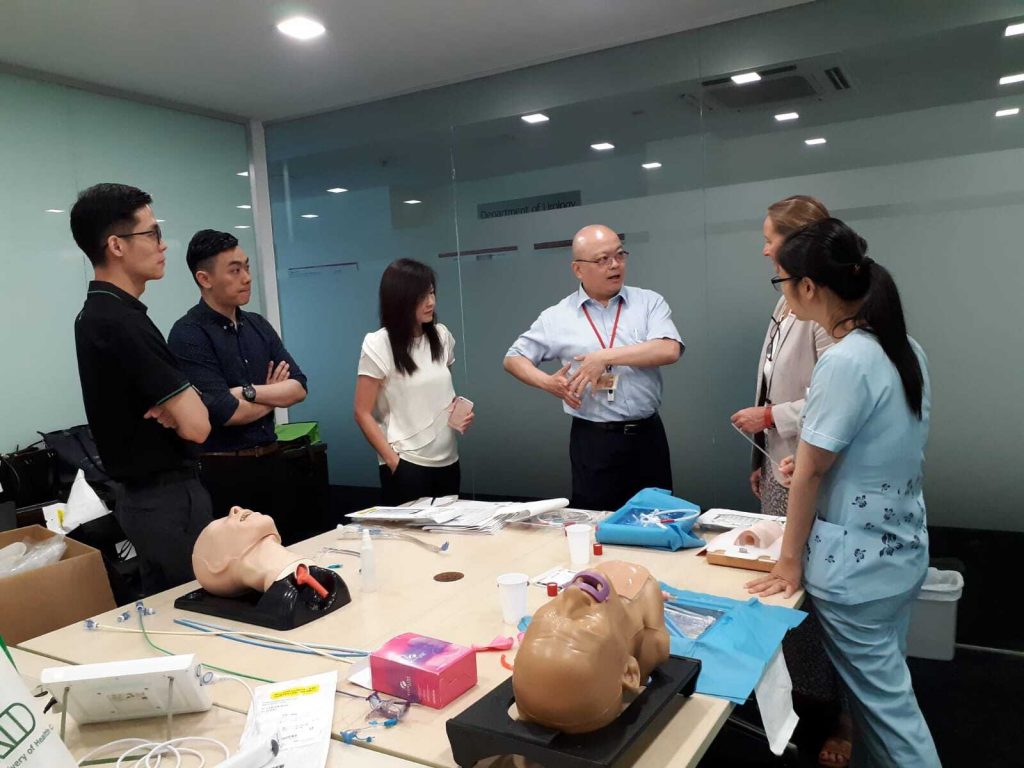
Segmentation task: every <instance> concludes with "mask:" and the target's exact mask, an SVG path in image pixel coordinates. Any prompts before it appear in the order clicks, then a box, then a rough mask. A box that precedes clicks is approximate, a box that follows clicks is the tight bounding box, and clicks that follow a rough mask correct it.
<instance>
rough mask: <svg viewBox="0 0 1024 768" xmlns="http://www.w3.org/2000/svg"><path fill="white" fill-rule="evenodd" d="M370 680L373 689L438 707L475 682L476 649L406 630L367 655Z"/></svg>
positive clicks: (457, 695) (444, 704)
mask: <svg viewBox="0 0 1024 768" xmlns="http://www.w3.org/2000/svg"><path fill="white" fill-rule="evenodd" d="M370 679H371V680H372V682H373V687H374V690H377V691H381V692H383V693H388V694H391V695H392V696H398V697H399V698H402V699H408V700H409V701H412V702H416V703H419V704H425V705H427V706H428V707H433V708H434V709H440V708H441V707H444V706H446V705H447V704H448V703H449V702H451V701H452V700H454V699H456V698H458V697H459V696H461V695H462V694H464V693H465V692H466V691H468V690H469V689H470V688H472V687H473V686H474V685H476V652H475V651H473V649H471V648H466V647H465V646H463V645H456V644H455V643H449V642H448V641H446V640H435V639H434V638H432V637H423V635H417V634H413V633H412V632H406V633H405V634H404V635H398V636H397V637H393V638H391V639H390V640H388V641H387V642H386V643H384V645H382V646H381V647H380V648H378V649H377V650H376V651H374V652H373V653H371V654H370Z"/></svg>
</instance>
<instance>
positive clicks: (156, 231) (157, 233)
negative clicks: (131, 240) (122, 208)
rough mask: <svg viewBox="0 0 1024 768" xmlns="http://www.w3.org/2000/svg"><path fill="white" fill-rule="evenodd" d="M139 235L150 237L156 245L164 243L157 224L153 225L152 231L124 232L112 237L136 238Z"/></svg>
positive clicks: (161, 232) (162, 234)
mask: <svg viewBox="0 0 1024 768" xmlns="http://www.w3.org/2000/svg"><path fill="white" fill-rule="evenodd" d="M139 235H150V236H151V237H153V238H154V239H155V240H156V241H157V242H158V243H162V242H163V241H164V233H163V231H162V230H161V229H160V225H159V224H154V225H153V228H152V229H147V230H146V231H145V232H126V233H125V234H123V235H114V237H125V238H127V237H138V236H139Z"/></svg>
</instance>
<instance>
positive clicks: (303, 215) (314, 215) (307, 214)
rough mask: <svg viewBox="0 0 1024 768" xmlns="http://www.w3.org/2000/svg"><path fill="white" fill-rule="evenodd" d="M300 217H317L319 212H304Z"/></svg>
mask: <svg viewBox="0 0 1024 768" xmlns="http://www.w3.org/2000/svg"><path fill="white" fill-rule="evenodd" d="M302 218H304V219H319V218H320V214H318V213H304V214H302Z"/></svg>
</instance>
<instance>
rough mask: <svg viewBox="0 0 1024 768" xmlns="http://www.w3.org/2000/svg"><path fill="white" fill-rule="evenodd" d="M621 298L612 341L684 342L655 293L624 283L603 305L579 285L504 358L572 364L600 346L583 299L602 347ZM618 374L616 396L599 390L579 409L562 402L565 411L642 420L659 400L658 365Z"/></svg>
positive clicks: (618, 344)
mask: <svg viewBox="0 0 1024 768" xmlns="http://www.w3.org/2000/svg"><path fill="white" fill-rule="evenodd" d="M620 302H621V303H622V304H623V306H622V315H621V316H620V317H619V327H618V331H617V332H616V334H615V346H616V347H624V346H631V345H634V344H642V343H643V342H645V341H652V340H654V339H672V340H673V341H678V342H679V344H680V346H684V345H683V339H682V337H681V336H680V335H679V331H678V330H676V326H675V324H674V323H673V322H672V310H671V309H669V306H668V304H666V303H665V299H663V298H662V297H661V296H660V295H659V294H657V293H655V292H654V291H648V290H645V289H643V288H631V287H629V286H624V287H623V288H622V290H621V291H619V293H618V294H617V295H616V296H614V297H612V299H611V301H609V302H608V306H607V307H602V306H601V305H600V304H598V303H597V302H596V301H594V300H593V299H591V298H590V297H589V296H588V295H587V293H586V292H585V291H584V290H583V286H582V285H580V287H579V289H578V290H576V291H574V292H573V293H571V294H569V295H568V296H566V297H565V298H564V299H562V300H561V301H560V302H558V303H557V304H555V306H553V307H548V308H547V309H545V310H544V311H543V312H541V313H540V317H538V318H537V319H536V320H535V321H534V323H533V325H531V326H530V329H529V330H528V331H526V333H524V334H523V335H522V336H520V337H519V338H518V339H516V341H515V343H514V344H513V345H512V346H511V347H510V348H509V350H508V352H507V353H505V356H506V357H516V356H520V355H521V356H522V357H525V358H527V359H528V360H530V361H531V362H532V363H533V364H534V365H539V364H540V363H542V362H544V361H547V360H558V361H559V364H560V365H565V364H566V363H572V362H573V358H575V357H576V356H577V355H585V354H587V353H588V352H594V351H596V350H598V349H601V344H600V342H599V341H598V340H597V336H596V335H595V334H594V329H593V328H591V327H590V323H589V322H587V316H586V315H585V314H583V306H584V304H585V305H586V307H587V312H589V313H590V319H591V320H593V321H594V325H595V326H596V327H597V330H598V331H599V332H600V333H601V338H602V339H604V343H605V345H606V346H607V345H608V343H609V340H610V339H611V335H612V328H613V327H614V325H615V314H616V312H618V309H619V303H620ZM613 373H617V374H619V381H618V387H617V389H616V390H615V400H614V401H613V402H608V399H607V398H606V397H604V396H603V395H602V394H598V396H596V397H590V396H589V395H587V396H586V397H584V398H583V403H582V405H581V406H580V408H579V410H578V411H577V410H573V409H572V408H570V407H569V406H568V405H566V404H564V403H563V404H562V408H563V410H564V411H565V412H566V413H568V414H569V415H570V416H578V417H579V418H581V419H587V420H588V421H632V420H636V419H646V418H647V417H648V416H651V415H653V414H654V413H655V412H656V411H657V410H658V407H659V406H660V405H661V370H660V369H659V368H658V367H657V366H653V367H649V368H634V367H631V366H621V365H620V366H615V368H614V370H613Z"/></svg>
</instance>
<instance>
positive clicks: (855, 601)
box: [748, 219, 939, 768]
mask: <svg viewBox="0 0 1024 768" xmlns="http://www.w3.org/2000/svg"><path fill="white" fill-rule="evenodd" d="M778 260H779V276H778V277H776V278H774V280H775V281H777V282H778V283H779V285H780V286H781V287H782V290H783V293H784V295H785V297H786V301H787V303H788V304H789V306H790V308H791V309H792V311H793V312H794V313H796V315H797V317H798V318H799V319H801V320H813V321H814V322H817V323H818V324H820V325H821V326H822V327H824V328H826V329H828V330H829V332H830V333H831V334H832V335H833V336H834V337H835V338H836V340H837V341H836V344H835V345H834V346H833V347H831V348H830V349H829V350H828V351H827V352H825V354H824V355H823V356H822V357H821V360H819V362H818V364H817V365H816V366H815V368H814V373H813V375H812V377H811V386H810V389H809V392H808V397H807V403H806V405H805V406H804V411H803V426H802V429H801V432H800V444H799V446H798V448H797V453H796V457H795V461H794V460H793V459H787V460H785V461H784V464H786V468H785V469H786V470H787V471H788V472H790V473H791V474H792V480H791V487H790V493H789V509H788V515H787V525H786V533H785V537H784V539H783V545H782V557H781V558H780V560H779V564H778V565H777V566H776V567H775V569H774V570H773V571H772V572H771V574H769V575H768V576H765V577H762V578H760V579H756V580H754V581H752V582H750V584H749V585H748V587H749V588H750V590H751V591H752V592H755V593H758V594H760V595H762V596H767V595H772V594H776V593H779V592H781V593H783V594H785V595H791V594H792V593H793V592H795V591H796V590H797V589H799V588H800V587H801V586H802V587H804V588H805V589H806V590H807V593H808V594H809V596H810V600H811V601H812V602H813V604H814V608H815V611H816V613H817V614H818V618H819V620H820V622H821V626H822V630H823V633H824V639H825V648H826V651H827V652H828V654H829V656H830V657H831V659H832V661H833V663H834V664H835V667H836V670H837V672H838V673H839V676H840V677H841V678H842V680H843V683H844V684H845V685H846V687H847V688H848V690H849V693H850V708H851V714H852V715H853V721H854V729H855V732H854V748H853V755H852V760H851V765H855V766H857V765H869V766H876V765H878V766H900V767H901V768H903V767H905V766H929V767H930V766H937V765H939V757H938V754H937V752H936V751H935V744H934V742H933V740H932V737H931V733H930V732H929V730H928V726H927V724H926V723H925V721H924V718H923V717H922V715H921V710H920V708H919V707H918V704H917V699H916V697H915V696H914V691H913V688H912V687H911V681H910V671H909V670H908V668H907V664H906V660H905V658H904V652H905V650H906V635H907V627H908V625H909V621H910V609H911V605H912V604H913V601H914V599H915V597H916V596H917V593H918V591H919V590H920V588H921V583H922V582H923V581H924V577H925V573H926V571H927V568H928V528H927V524H926V516H925V505H924V497H923V495H922V490H921V486H922V470H923V464H924V445H925V442H926V440H927V437H928V415H929V411H930V406H931V402H930V396H931V388H930V385H929V381H928V370H927V361H926V359H925V356H924V352H923V351H922V349H921V347H920V346H919V345H918V344H917V342H916V341H914V340H913V339H911V338H910V337H909V336H908V335H907V330H906V323H905V321H904V317H903V307H902V304H901V302H900V297H899V291H898V290H897V289H896V284H895V283H894V282H893V280H892V276H891V275H890V274H889V272H888V271H887V270H886V269H885V268H884V267H882V266H881V265H880V264H876V263H875V262H874V261H872V260H871V259H870V258H868V256H867V243H866V242H865V241H864V240H863V238H861V237H860V236H859V235H857V233H856V232H854V231H853V230H852V229H850V228H849V227H848V226H846V224H844V223H843V222H841V221H839V220H838V219H824V220H822V221H818V222H815V223H813V224H810V225H808V226H807V227H805V228H804V229H802V230H799V231H798V232H795V233H794V234H792V235H791V236H790V237H789V238H788V239H787V240H786V242H785V243H784V244H783V245H782V248H781V249H780V251H779V256H778Z"/></svg>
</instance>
